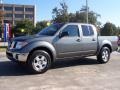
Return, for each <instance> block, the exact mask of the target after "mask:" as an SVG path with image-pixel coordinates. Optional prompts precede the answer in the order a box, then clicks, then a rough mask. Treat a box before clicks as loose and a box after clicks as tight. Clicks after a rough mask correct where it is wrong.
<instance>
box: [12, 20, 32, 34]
mask: <svg viewBox="0 0 120 90" xmlns="http://www.w3.org/2000/svg"><path fill="white" fill-rule="evenodd" d="M23 29H24V32H22V30H23ZM33 29H34V24H33V22H32V21H29V20H27V19H25V20H23V21H19V22H17V24H16V26H15V27H14V29H13V33H14V34H15V35H18V36H19V35H30V34H32V31H33Z"/></svg>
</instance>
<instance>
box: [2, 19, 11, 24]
mask: <svg viewBox="0 0 120 90" xmlns="http://www.w3.org/2000/svg"><path fill="white" fill-rule="evenodd" d="M4 23H11V24H12V21H11V20H4Z"/></svg>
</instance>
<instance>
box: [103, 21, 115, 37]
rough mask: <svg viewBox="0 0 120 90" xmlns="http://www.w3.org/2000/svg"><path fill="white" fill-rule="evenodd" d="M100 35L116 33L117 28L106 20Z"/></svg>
mask: <svg viewBox="0 0 120 90" xmlns="http://www.w3.org/2000/svg"><path fill="white" fill-rule="evenodd" d="M101 35H102V36H113V35H117V28H116V26H115V25H114V24H112V23H110V22H107V23H106V24H105V25H104V27H103V28H102V29H101Z"/></svg>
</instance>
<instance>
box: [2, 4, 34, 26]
mask: <svg viewBox="0 0 120 90" xmlns="http://www.w3.org/2000/svg"><path fill="white" fill-rule="evenodd" d="M0 12H4V17H3V23H10V24H11V25H13V26H14V25H16V23H17V22H19V21H21V20H24V19H29V20H30V21H32V22H33V23H35V6H33V5H16V4H0Z"/></svg>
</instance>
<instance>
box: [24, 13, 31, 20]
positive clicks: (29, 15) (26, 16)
mask: <svg viewBox="0 0 120 90" xmlns="http://www.w3.org/2000/svg"><path fill="white" fill-rule="evenodd" d="M25 18H28V19H33V15H32V14H26V15H25Z"/></svg>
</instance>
